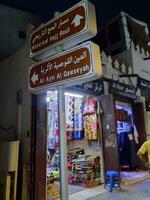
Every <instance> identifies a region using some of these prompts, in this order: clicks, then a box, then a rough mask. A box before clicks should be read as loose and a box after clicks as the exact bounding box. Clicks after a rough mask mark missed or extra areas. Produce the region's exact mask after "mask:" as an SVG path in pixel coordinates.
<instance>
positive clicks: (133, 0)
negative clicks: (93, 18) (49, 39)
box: [0, 0, 150, 26]
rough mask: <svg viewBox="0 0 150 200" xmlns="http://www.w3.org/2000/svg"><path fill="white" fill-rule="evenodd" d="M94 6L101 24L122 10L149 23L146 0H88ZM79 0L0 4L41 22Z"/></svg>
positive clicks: (24, 0) (8, 0)
mask: <svg viewBox="0 0 150 200" xmlns="http://www.w3.org/2000/svg"><path fill="white" fill-rule="evenodd" d="M90 1H91V3H93V4H94V5H95V7H96V15H97V24H98V26H101V25H103V24H105V23H106V21H107V20H109V19H110V18H111V17H113V16H115V15H116V14H118V13H119V11H124V12H126V13H128V14H129V15H130V16H132V17H134V18H136V19H138V20H141V21H144V22H146V23H147V24H148V26H149V25H150V11H149V5H148V3H147V2H148V1H147V2H146V1H145V0H142V1H137V0H124V1H121V0H120V1H114V0H113V1H112V0H111V1H108V0H103V1H102V0H90ZM78 2H80V1H79V0H51V1H50V0H0V3H1V4H4V5H8V6H11V7H14V8H19V9H21V10H25V11H29V12H32V13H34V14H37V15H39V16H40V18H41V20H42V21H43V22H45V21H48V20H50V19H52V18H53V14H54V12H55V11H60V12H64V11H65V10H67V9H68V8H70V7H71V6H73V5H75V4H76V3H78Z"/></svg>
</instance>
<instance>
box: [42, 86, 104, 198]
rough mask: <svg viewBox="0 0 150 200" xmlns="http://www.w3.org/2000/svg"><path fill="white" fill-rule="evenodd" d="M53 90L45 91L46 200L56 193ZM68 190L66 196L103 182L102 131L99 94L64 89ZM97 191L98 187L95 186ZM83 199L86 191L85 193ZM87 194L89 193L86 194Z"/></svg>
mask: <svg viewBox="0 0 150 200" xmlns="http://www.w3.org/2000/svg"><path fill="white" fill-rule="evenodd" d="M58 115H59V113H58V99H57V91H49V92H47V170H46V171H47V199H55V198H57V197H59V196H60V188H59V185H60V181H61V180H60V163H59V162H60V160H59V152H60V149H59V126H58ZM65 117H66V134H67V168H68V174H67V176H68V177H67V178H68V192H69V195H70V198H71V197H72V198H73V196H74V195H76V193H78V192H85V190H87V188H93V194H92V195H93V196H94V192H95V195H96V194H97V189H96V190H94V187H97V186H99V185H100V184H101V183H102V182H103V161H102V160H103V158H102V145H101V143H102V132H101V119H100V108H99V97H98V95H96V94H94V93H93V94H92V93H85V92H81V91H80V92H78V91H76V90H69V92H68V91H67V92H65ZM99 192H100V189H99ZM87 195H88V196H87V198H88V197H89V194H87ZM90 195H91V194H90Z"/></svg>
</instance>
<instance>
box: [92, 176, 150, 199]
mask: <svg viewBox="0 0 150 200" xmlns="http://www.w3.org/2000/svg"><path fill="white" fill-rule="evenodd" d="M149 199H150V179H147V180H144V181H142V182H140V183H137V184H134V185H130V186H122V191H121V192H120V191H118V190H117V189H115V190H114V191H113V192H112V193H110V192H105V193H103V194H101V195H98V196H97V197H94V198H90V199H89V200H149Z"/></svg>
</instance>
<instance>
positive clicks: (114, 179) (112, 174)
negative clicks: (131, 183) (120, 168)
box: [104, 170, 121, 192]
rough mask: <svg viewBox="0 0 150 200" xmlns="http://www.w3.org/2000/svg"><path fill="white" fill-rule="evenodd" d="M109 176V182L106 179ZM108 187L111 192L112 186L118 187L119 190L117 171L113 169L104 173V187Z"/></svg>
mask: <svg viewBox="0 0 150 200" xmlns="http://www.w3.org/2000/svg"><path fill="white" fill-rule="evenodd" d="M108 178H109V182H108V180H107V179H108ZM106 187H108V188H109V191H110V192H112V191H113V188H119V189H120V190H121V186H120V177H119V173H118V172H116V171H113V170H110V171H106V174H105V180H104V188H106Z"/></svg>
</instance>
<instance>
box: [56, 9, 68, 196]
mask: <svg viewBox="0 0 150 200" xmlns="http://www.w3.org/2000/svg"><path fill="white" fill-rule="evenodd" d="M58 14H59V12H56V13H55V16H56V15H58ZM61 51H62V46H57V47H56V52H57V53H60V52H61ZM57 97H58V125H59V155H60V158H59V159H60V199H61V200H68V178H67V177H68V172H67V136H66V119H65V95H64V86H63V85H61V86H58V87H57Z"/></svg>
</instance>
